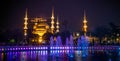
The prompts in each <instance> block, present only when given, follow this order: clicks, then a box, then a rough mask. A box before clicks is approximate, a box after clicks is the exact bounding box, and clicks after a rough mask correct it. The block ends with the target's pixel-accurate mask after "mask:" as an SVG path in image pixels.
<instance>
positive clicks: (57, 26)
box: [56, 17, 59, 33]
mask: <svg viewBox="0 0 120 61" xmlns="http://www.w3.org/2000/svg"><path fill="white" fill-rule="evenodd" d="M58 32H59V19H58V17H57V22H56V33H58Z"/></svg>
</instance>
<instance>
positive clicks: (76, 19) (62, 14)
mask: <svg viewBox="0 0 120 61" xmlns="http://www.w3.org/2000/svg"><path fill="white" fill-rule="evenodd" d="M52 6H53V7H54V9H55V16H57V15H58V16H59V21H60V23H61V24H62V26H63V25H66V26H67V28H66V29H67V30H69V31H79V30H81V27H82V21H83V12H84V10H85V11H86V15H87V20H88V30H89V31H92V30H94V29H95V27H97V26H103V25H104V26H108V23H109V22H113V23H115V24H117V25H120V2H119V1H117V0H3V1H2V0H1V1H0V16H1V17H0V21H1V22H0V31H5V30H13V29H23V27H22V26H23V22H24V15H25V10H26V8H27V9H28V16H29V18H33V17H46V18H50V17H51V9H52ZM61 29H62V30H63V29H64V27H62V28H61Z"/></svg>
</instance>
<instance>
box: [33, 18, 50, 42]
mask: <svg viewBox="0 0 120 61" xmlns="http://www.w3.org/2000/svg"><path fill="white" fill-rule="evenodd" d="M32 22H34V25H33V32H32V33H33V34H37V35H38V36H39V37H38V42H39V43H41V42H42V41H43V39H42V36H43V35H44V34H45V33H46V32H47V31H48V29H49V25H48V24H47V23H46V19H43V18H35V19H34V20H32Z"/></svg>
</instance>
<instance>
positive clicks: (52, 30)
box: [51, 8, 55, 33]
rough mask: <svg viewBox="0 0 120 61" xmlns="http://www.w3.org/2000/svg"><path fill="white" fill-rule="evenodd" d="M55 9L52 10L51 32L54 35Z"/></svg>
mask: <svg viewBox="0 0 120 61" xmlns="http://www.w3.org/2000/svg"><path fill="white" fill-rule="evenodd" d="M54 19H55V18H54V8H52V17H51V32H52V33H54V28H55V27H54Z"/></svg>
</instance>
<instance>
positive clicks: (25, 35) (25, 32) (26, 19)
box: [24, 9, 28, 40]
mask: <svg viewBox="0 0 120 61" xmlns="http://www.w3.org/2000/svg"><path fill="white" fill-rule="evenodd" d="M27 25H28V16H27V9H26V12H25V18H24V38H25V40H26V37H27V29H28V27H27Z"/></svg>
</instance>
